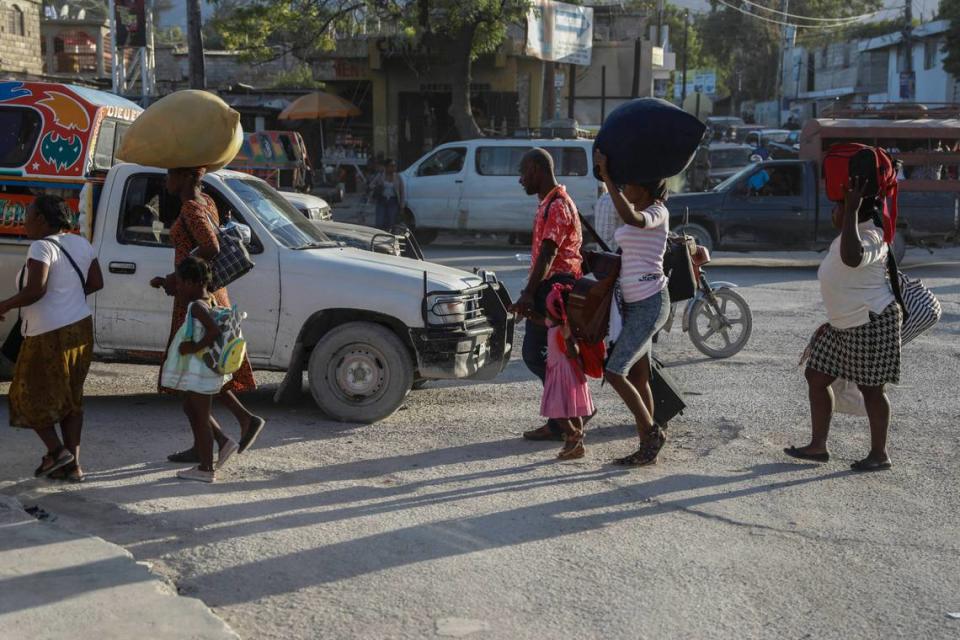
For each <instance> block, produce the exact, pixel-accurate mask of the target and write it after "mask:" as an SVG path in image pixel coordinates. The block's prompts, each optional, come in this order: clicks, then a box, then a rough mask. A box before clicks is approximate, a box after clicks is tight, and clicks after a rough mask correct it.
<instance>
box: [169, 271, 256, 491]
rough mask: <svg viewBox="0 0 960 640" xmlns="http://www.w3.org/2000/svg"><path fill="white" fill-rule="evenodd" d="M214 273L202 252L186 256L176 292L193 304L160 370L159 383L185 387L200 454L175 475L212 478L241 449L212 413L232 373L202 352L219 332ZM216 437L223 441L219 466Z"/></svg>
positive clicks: (178, 388)
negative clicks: (212, 292)
mask: <svg viewBox="0 0 960 640" xmlns="http://www.w3.org/2000/svg"><path fill="white" fill-rule="evenodd" d="M211 279H212V274H211V271H210V266H209V265H208V264H207V263H206V262H205V261H203V260H201V259H200V258H196V257H192V256H191V257H188V258H186V259H185V260H183V262H181V263H180V266H178V267H177V272H176V286H177V295H178V296H182V297H183V298H184V299H186V300H187V301H188V303H189V306H188V307H187V317H186V319H185V320H184V323H183V325H182V326H181V327H180V329H179V330H178V331H177V333H176V335H175V336H174V338H173V340H172V342H171V343H170V347H169V349H168V351H167V357H166V360H165V361H164V364H163V371H162V373H161V384H162V385H163V386H164V387H165V388H167V389H172V390H176V391H180V392H182V393H183V412H184V413H185V414H186V415H187V418H188V419H189V420H190V428H191V430H192V431H193V438H194V446H195V447H196V450H197V453H198V455H199V458H200V464H199V466H197V467H194V468H190V469H183V470H181V471H179V472H178V473H177V477H179V478H182V479H184V480H197V481H199V482H213V481H214V480H215V469H221V468H223V466H224V465H225V464H226V462H227V461H228V460H229V459H230V458H231V457H232V456H233V455H234V454H235V453H237V450H238V449H239V445H237V443H236V442H234V441H233V440H231V439H230V438H228V437H227V436H225V435H224V434H223V432H222V431H221V430H220V427H219V425H217V423H216V422H215V421H214V419H213V416H212V415H211V413H210V411H211V406H212V403H213V397H214V396H215V395H217V394H218V393H220V389H221V388H222V387H223V385H224V383H225V382H226V379H227V377H228V376H226V375H224V374H222V373H218V372H217V371H215V370H214V369H213V368H211V367H210V366H209V365H208V364H207V363H206V362H204V360H203V359H202V358H201V355H202V354H203V353H204V352H206V351H207V350H208V349H210V347H212V346H213V345H214V344H215V343H216V341H217V339H218V338H219V337H220V333H221V330H220V327H219V325H218V324H217V322H216V321H215V320H214V318H213V316H212V308H213V306H214V305H215V302H214V300H213V299H212V297H211V295H210V291H209V286H210V282H211ZM214 440H216V441H217V444H218V445H219V447H220V455H219V457H218V459H217V463H216V466H214V463H213V442H214Z"/></svg>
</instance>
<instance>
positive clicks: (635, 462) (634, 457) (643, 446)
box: [613, 425, 667, 467]
mask: <svg viewBox="0 0 960 640" xmlns="http://www.w3.org/2000/svg"><path fill="white" fill-rule="evenodd" d="M666 442H667V436H666V434H665V433H664V432H663V429H662V428H660V425H654V428H653V431H652V432H651V433H650V435H648V436H647V437H646V438H644V439H643V440H641V441H640V448H639V449H637V450H636V451H634V452H633V453H631V454H630V455H628V456H626V457H623V458H617V459H615V460H614V461H613V464H619V465H623V466H626V467H643V466H646V465H649V464H656V463H657V457H658V456H659V455H660V450H661V449H663V445H664V444H666Z"/></svg>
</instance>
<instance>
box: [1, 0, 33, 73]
mask: <svg viewBox="0 0 960 640" xmlns="http://www.w3.org/2000/svg"><path fill="white" fill-rule="evenodd" d="M41 11H42V4H41V2H40V0H0V77H3V78H17V79H35V78H39V77H40V76H41V75H42V74H43V57H42V55H41V53H40V12H41Z"/></svg>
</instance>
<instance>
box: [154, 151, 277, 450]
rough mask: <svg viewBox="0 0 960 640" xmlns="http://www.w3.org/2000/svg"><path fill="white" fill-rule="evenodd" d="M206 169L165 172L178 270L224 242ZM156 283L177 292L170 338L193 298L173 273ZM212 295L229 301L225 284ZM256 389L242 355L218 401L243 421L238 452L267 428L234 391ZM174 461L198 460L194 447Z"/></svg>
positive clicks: (216, 428)
mask: <svg viewBox="0 0 960 640" xmlns="http://www.w3.org/2000/svg"><path fill="white" fill-rule="evenodd" d="M204 173H205V170H204V169H203V168H186V169H170V170H169V171H168V172H167V184H166V188H167V191H168V192H169V193H170V194H172V195H175V196H178V197H179V198H180V202H181V206H180V214H179V216H177V219H176V221H175V222H174V223H173V226H172V227H171V228H170V238H171V240H172V241H173V246H174V251H175V253H174V269H176V266H177V265H178V264H180V263H181V262H182V261H183V260H184V258H186V257H187V256H189V255H190V253H191V252H192V251H194V249H196V255H197V257H199V258H203V259H205V260H211V259H213V258H215V257H216V256H217V254H218V253H220V244H219V242H218V240H217V234H216V231H215V227H214V225H217V226H219V224H220V214H219V212H218V211H217V206H216V204H214V202H213V200H212V199H211V198H210V196H208V195H206V194H205V193H203V191H202V189H201V187H200V184H201V180H202V179H203V174H204ZM150 285H151V286H152V287H154V288H160V287H163V289H164V291H166V293H167V295H170V296H173V318H172V319H171V322H170V337H169V339H168V341H167V344H168V345H169V343H170V342H169V341H170V340H172V339H173V336H174V334H176V332H177V329H179V328H180V326H181V325H182V324H183V321H184V319H186V317H187V306H188V304H189V302H188V301H187V300H185V299H182V298H181V297H180V296H178V295H177V293H176V277H175V275H174V274H173V273H170V274H168V275H167V276H161V277H157V278H154V279H153V280H151V281H150ZM212 295H213V297H214V299H215V300H216V302H217V304H218V305H221V306H230V297H229V296H228V295H227V289H226V288H222V289H218V290H217V291H213V292H212ZM158 387H159V389H160V391H161V392H165V391H168V390H166V389H163V387H160V386H159V383H158ZM256 388H257V383H256V380H254V377H253V368H252V367H251V366H250V361H249V360H248V359H245V360H244V363H243V366H241V367H240V369H239V370H238V371H237V372H236V373H234V374H233V377H232V379H231V380H230V381H229V382H228V383H227V384H226V385H224V387H223V390H222V391H221V392H220V394H219V395H218V396H217V398H218V399H219V401H220V403H221V404H222V405H223V406H224V407H226V408H227V410H228V411H230V413H232V414H233V416H234V417H235V418H236V419H237V421H238V422H239V423H240V443H239V448H238V449H236V451H237V452H238V453H243V452H244V451H246V450H247V449H248V448H250V446H251V445H253V443H254V441H255V440H256V439H257V436H259V435H260V432H261V431H262V430H263V427H264V425H265V424H266V422H265V421H264V420H263V418H260V417H258V416H255V415H253V414H252V413H251V412H250V411H249V410H248V409H247V408H246V407H245V406H243V404H242V403H241V402H240V400H239V399H238V398H237V396H236V393H242V392H244V391H252V390H254V389H256ZM211 423H212V424H211V427H212V428H213V432H214V437H215V438H216V440H217V444H218V446H219V447H220V455H221V456H223V455H224V454H227V455H230V454H232V453H233V451H227V450H225V449H224V447H227V448H228V449H233V448H234V445H233V444H232V442H233V441H232V440H230V438H228V437H227V436H226V435H224V433H223V431H222V430H221V429H220V425H218V424H217V422H216V420H214V419H213V418H212V417H211ZM167 459H168V460H170V461H171V462H198V461H199V458H198V456H197V452H196V448H195V447H191V448H189V449H186V450H184V451H180V452H178V453H174V454H171V455H169V456H167Z"/></svg>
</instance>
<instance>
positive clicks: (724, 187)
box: [713, 162, 757, 191]
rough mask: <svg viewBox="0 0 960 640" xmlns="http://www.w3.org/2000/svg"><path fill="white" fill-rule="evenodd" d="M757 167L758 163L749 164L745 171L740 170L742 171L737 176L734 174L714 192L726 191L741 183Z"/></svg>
mask: <svg viewBox="0 0 960 640" xmlns="http://www.w3.org/2000/svg"><path fill="white" fill-rule="evenodd" d="M755 166H757V163H756V162H754V163H753V164H748V165H747V166H745V167H744V168H743V169H740V171H737V172H736V173H735V174H733V175H732V176H730V177H729V178H727V179H726V180H724V181H723V182H721V183H720V184H718V185H717V186H715V187H714V188H713V190H714V191H726V190H727V189H729V188H730V187H732V186H733V185H735V184H737V182H739V181H740V180H741V179H743V178H744V177H746V176H747V175H748V174H749V173H750V172H751V171H753V168H754V167H755Z"/></svg>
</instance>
